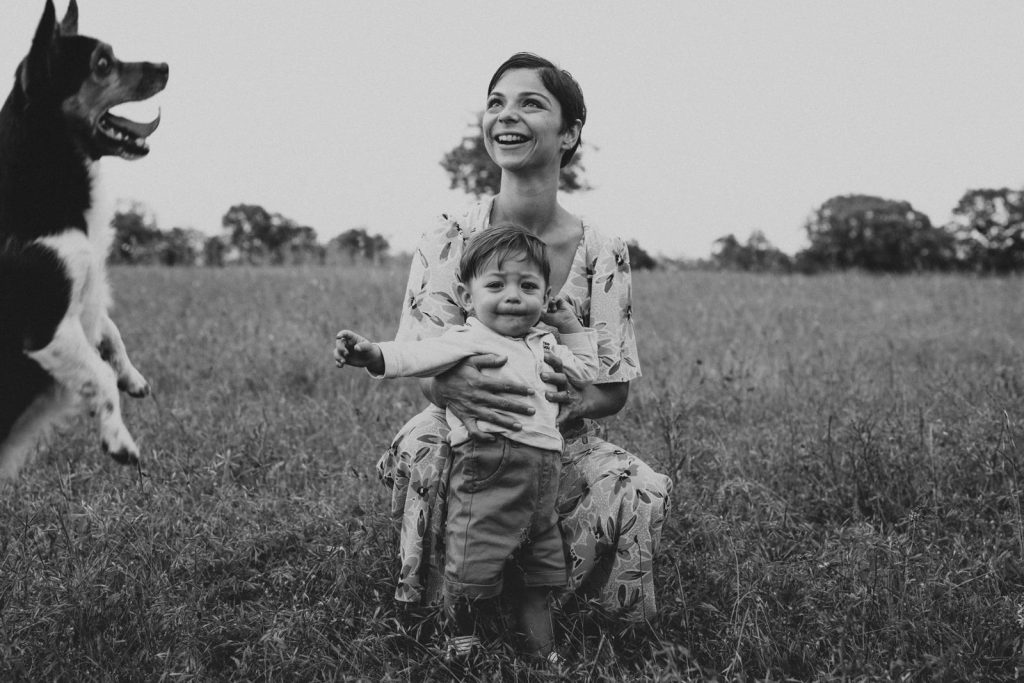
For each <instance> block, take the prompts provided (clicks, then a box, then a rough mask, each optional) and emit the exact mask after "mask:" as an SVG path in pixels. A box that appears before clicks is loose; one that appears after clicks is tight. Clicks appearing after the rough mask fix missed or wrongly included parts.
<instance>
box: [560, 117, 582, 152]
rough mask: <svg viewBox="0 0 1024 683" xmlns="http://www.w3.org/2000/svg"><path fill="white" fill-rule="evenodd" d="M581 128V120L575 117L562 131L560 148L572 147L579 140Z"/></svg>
mask: <svg viewBox="0 0 1024 683" xmlns="http://www.w3.org/2000/svg"><path fill="white" fill-rule="evenodd" d="M582 130H583V122H582V121H580V120H579V119H576V120H575V121H573V122H572V125H571V126H569V127H568V128H566V129H565V131H564V132H563V133H562V149H572V148H573V147H575V146H576V143H577V142H579V140H580V132H581V131H582Z"/></svg>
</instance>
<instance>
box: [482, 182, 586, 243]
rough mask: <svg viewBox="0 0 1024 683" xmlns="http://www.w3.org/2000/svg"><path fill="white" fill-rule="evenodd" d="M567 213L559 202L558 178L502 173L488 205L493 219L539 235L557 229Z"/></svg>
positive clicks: (542, 235)
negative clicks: (498, 184) (495, 195)
mask: <svg viewBox="0 0 1024 683" xmlns="http://www.w3.org/2000/svg"><path fill="white" fill-rule="evenodd" d="M566 215H567V212H566V210H565V209H563V208H562V206H561V205H560V204H559V203H558V180H557V177H556V178H555V180H554V181H552V180H551V179H548V178H544V179H539V178H521V177H519V176H516V175H513V174H510V173H502V177H501V191H500V192H499V194H498V196H497V197H495V198H494V205H493V207H492V208H491V221H492V222H499V221H500V222H510V223H515V224H517V225H519V226H521V227H523V228H526V229H527V230H529V231H530V232H532V233H533V234H535V235H537V236H538V237H544V236H545V235H547V234H549V233H550V232H552V231H554V230H557V229H558V227H559V225H560V224H561V223H562V222H564V220H565V216H566Z"/></svg>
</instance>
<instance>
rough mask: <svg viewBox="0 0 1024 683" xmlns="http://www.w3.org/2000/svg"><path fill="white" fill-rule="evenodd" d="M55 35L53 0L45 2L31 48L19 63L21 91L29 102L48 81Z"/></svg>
mask: <svg viewBox="0 0 1024 683" xmlns="http://www.w3.org/2000/svg"><path fill="white" fill-rule="evenodd" d="M56 35H57V10H55V9H54V8H53V0H46V7H45V8H43V17H42V18H41V19H40V20H39V26H38V27H37V28H36V35H35V36H34V37H33V38H32V47H31V49H30V50H29V51H28V56H27V57H25V60H24V61H23V62H22V63H21V72H20V73H19V74H18V75H19V79H20V81H21V89H22V91H23V92H24V93H25V95H26V96H27V97H28V98H29V99H30V100H31V99H32V97H33V95H34V94H36V93H38V92H40V90H41V89H43V88H44V87H45V84H46V83H47V82H48V81H49V79H50V55H51V49H52V47H53V39H54V37H55V36H56Z"/></svg>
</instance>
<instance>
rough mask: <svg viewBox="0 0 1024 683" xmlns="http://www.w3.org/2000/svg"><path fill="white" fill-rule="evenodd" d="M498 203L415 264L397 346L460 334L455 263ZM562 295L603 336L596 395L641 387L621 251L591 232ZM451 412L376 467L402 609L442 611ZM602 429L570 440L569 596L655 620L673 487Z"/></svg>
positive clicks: (426, 417) (458, 226)
mask: <svg viewBox="0 0 1024 683" xmlns="http://www.w3.org/2000/svg"><path fill="white" fill-rule="evenodd" d="M492 201H493V200H492V199H486V200H483V201H481V202H479V203H477V204H474V205H473V206H472V207H471V208H470V209H469V210H468V211H467V212H466V213H464V214H462V215H459V216H455V215H450V214H445V215H442V216H441V218H440V220H439V222H438V224H437V225H436V226H435V227H434V229H433V230H429V231H427V232H426V233H425V234H424V235H423V239H422V240H421V242H420V246H419V248H418V249H417V251H416V253H415V255H414V256H413V263H412V267H411V269H410V272H409V284H408V289H407V291H406V296H405V301H404V303H403V308H402V317H401V322H400V323H399V329H398V334H397V335H396V339H398V340H415V339H422V338H424V337H433V336H437V335H439V334H441V333H442V332H443V331H444V330H445V329H446V328H447V327H448V326H450V325H454V324H463V323H464V322H465V319H466V313H465V311H463V310H462V309H461V308H460V307H459V305H458V304H457V303H456V301H457V298H456V296H455V286H456V283H457V282H458V264H459V258H460V256H461V254H462V248H463V245H464V243H465V241H466V239H467V238H468V237H469V236H470V235H471V234H472V233H473V232H475V231H477V230H485V229H487V227H488V225H489V217H490V211H491V203H492ZM560 295H561V296H562V297H564V298H566V299H567V300H568V301H569V302H570V303H571V305H572V306H573V307H574V309H575V310H576V313H577V315H578V316H579V317H580V318H581V320H582V321H583V323H584V324H585V325H587V326H589V327H592V328H594V329H595V330H596V331H597V333H598V356H599V358H600V365H601V369H600V375H599V377H598V379H597V381H596V383H597V384H601V383H606V382H625V381H629V380H632V379H635V378H637V377H639V376H640V365H639V362H638V360H637V354H636V340H635V337H634V333H633V323H632V319H631V315H632V309H631V296H632V292H631V279H630V270H629V256H628V251H627V249H626V245H625V243H624V242H623V241H622V240H621V239H619V238H617V237H606V236H604V235H602V234H601V233H599V232H598V231H597V230H596V229H594V228H592V227H590V226H589V225H587V224H586V223H584V226H583V238H582V239H581V240H580V243H579V246H578V247H577V249H576V254H575V257H574V260H573V264H572V267H571V269H570V273H569V277H568V279H567V280H566V282H565V285H564V286H563V287H562V291H561V292H560ZM447 434H448V426H447V424H446V422H445V416H444V410H442V409H440V408H437V407H436V406H432V405H431V406H429V407H428V408H427V409H425V410H424V411H423V412H421V413H419V414H418V415H416V416H414V417H413V418H412V419H411V420H410V421H409V422H407V423H406V424H405V426H403V427H402V429H401V430H400V431H399V433H398V434H397V435H396V436H395V438H394V440H393V441H392V443H391V446H390V448H388V450H387V451H385V453H384V455H383V456H382V457H381V459H380V462H378V464H377V470H378V475H379V476H380V478H381V481H383V482H384V484H385V485H387V486H388V487H390V488H391V490H392V509H391V512H392V515H393V517H394V519H395V520H396V521H398V522H399V523H400V541H399V557H400V560H401V569H400V573H399V579H398V587H397V589H396V591H395V597H396V599H398V600H400V601H404V602H416V603H422V604H439V603H440V602H441V589H442V578H443V568H444V525H445V519H446V516H447V509H446V504H445V503H446V500H447V494H448V490H447V486H448V472H449V465H450V462H451V459H450V457H449V446H448V443H447ZM602 434H603V430H602V429H601V426H600V424H599V423H598V422H596V421H592V420H586V421H581V422H580V423H579V424H578V425H577V426H576V427H575V428H574V429H572V430H571V431H569V432H568V433H566V434H565V441H566V444H565V451H564V453H563V455H562V476H561V480H560V483H559V495H558V512H559V516H560V520H561V527H562V536H563V538H564V540H565V544H566V548H567V553H568V558H567V559H568V567H569V586H570V588H571V589H572V590H582V591H584V592H585V593H586V594H588V595H594V596H596V597H597V598H598V599H599V600H600V602H601V603H602V605H603V606H604V608H605V609H607V610H609V611H611V612H613V613H617V614H620V615H622V616H624V617H626V618H637V619H640V618H649V617H652V616H654V614H655V612H656V609H657V607H656V600H655V593H654V580H653V574H652V566H651V561H652V558H653V556H654V555H655V553H657V551H658V545H659V542H660V540H661V530H662V525H663V524H664V521H665V516H666V514H667V509H668V497H669V494H670V492H671V490H672V482H671V480H670V479H669V478H668V477H667V476H665V475H663V474H659V473H657V472H655V471H654V470H652V469H651V468H650V467H649V466H648V465H646V464H645V463H644V462H643V461H641V460H640V459H639V458H637V457H636V456H634V455H632V454H631V453H628V452H627V451H625V450H623V449H622V448H619V447H618V446H616V445H614V444H611V443H608V442H607V441H605V440H604V439H603V438H602Z"/></svg>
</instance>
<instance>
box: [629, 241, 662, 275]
mask: <svg viewBox="0 0 1024 683" xmlns="http://www.w3.org/2000/svg"><path fill="white" fill-rule="evenodd" d="M626 249H627V251H629V265H630V268H632V269H633V270H645V269H646V270H654V269H655V268H657V267H658V262H657V261H655V260H654V257H653V256H651V255H650V254H648V253H647V252H646V251H645V250H644V248H643V247H641V246H640V244H639V243H638V242H637V241H636V240H629V241H627V242H626Z"/></svg>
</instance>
